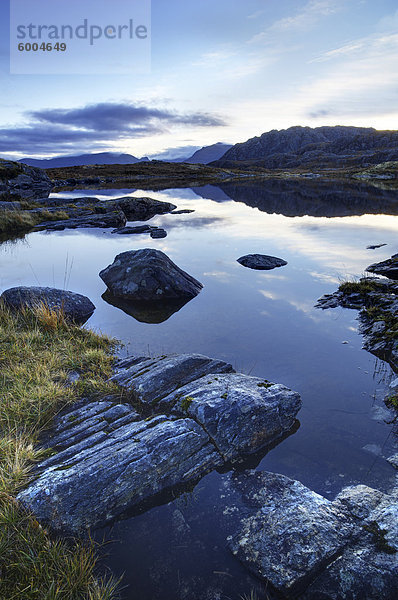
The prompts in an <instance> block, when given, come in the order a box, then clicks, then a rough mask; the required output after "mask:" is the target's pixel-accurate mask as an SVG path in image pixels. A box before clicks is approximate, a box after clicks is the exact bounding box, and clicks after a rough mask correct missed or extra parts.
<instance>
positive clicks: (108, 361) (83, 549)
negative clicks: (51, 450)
mask: <svg viewBox="0 0 398 600" xmlns="http://www.w3.org/2000/svg"><path fill="white" fill-rule="evenodd" d="M115 345H116V343H115V341H114V340H112V339H110V338H108V337H105V336H99V335H97V334H96V333H94V332H92V331H90V330H87V329H82V328H79V327H78V326H76V325H73V324H70V323H68V322H67V321H66V320H65V317H64V314H63V313H62V311H61V312H58V311H55V310H52V309H50V308H49V307H48V306H45V305H44V304H43V305H40V306H38V307H36V308H34V309H31V310H28V309H25V310H22V311H17V312H14V311H12V312H11V311H10V310H9V309H8V308H6V307H5V305H4V303H3V302H1V301H0V397H1V402H0V598H4V599H6V598H7V600H11V599H13V600H44V599H45V600H81V599H88V600H111V599H112V598H114V597H115V590H116V586H117V582H115V581H113V580H106V581H105V580H99V579H97V573H96V571H97V569H96V563H97V554H96V548H95V545H94V544H93V543H88V544H85V543H84V544H83V543H82V542H78V541H74V542H66V541H62V540H59V539H53V538H52V537H51V536H50V535H49V534H48V532H47V531H45V530H44V529H43V528H42V527H41V526H40V525H39V523H38V522H37V521H36V520H35V518H34V516H33V515H31V514H29V513H27V512H26V511H25V510H24V509H23V508H22V507H21V506H20V505H19V504H18V503H17V501H16V500H15V495H16V494H17V492H18V490H19V489H21V487H22V486H23V485H25V484H26V483H27V481H28V479H29V474H30V471H31V466H32V464H34V462H36V461H38V460H40V459H43V458H44V457H45V456H46V453H47V452H48V451H44V450H42V449H40V448H38V446H37V442H38V438H39V435H40V433H41V432H42V431H43V430H44V429H45V428H46V427H48V426H49V425H50V423H51V421H52V419H53V417H54V416H55V414H56V413H57V412H58V411H60V410H61V409H62V408H64V407H65V406H66V405H68V404H70V403H73V402H75V401H76V400H78V399H80V398H81V397H82V392H83V391H84V394H85V395H86V396H87V395H88V396H92V397H97V396H100V395H102V394H104V393H113V394H114V393H119V392H118V390H117V388H116V386H115V384H112V383H108V378H109V376H110V375H111V372H112V362H113V350H114V347H115ZM71 371H78V372H79V373H80V378H79V380H78V381H77V382H75V383H71V382H70V381H69V379H68V373H70V372H71Z"/></svg>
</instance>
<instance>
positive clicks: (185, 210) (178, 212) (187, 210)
mask: <svg viewBox="0 0 398 600" xmlns="http://www.w3.org/2000/svg"><path fill="white" fill-rule="evenodd" d="M193 212H195V210H194V209H191V208H181V209H180V210H173V211H172V212H171V213H170V214H171V215H189V214H190V213H193Z"/></svg>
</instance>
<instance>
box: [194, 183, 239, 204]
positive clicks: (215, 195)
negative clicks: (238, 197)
mask: <svg viewBox="0 0 398 600" xmlns="http://www.w3.org/2000/svg"><path fill="white" fill-rule="evenodd" d="M191 189H192V191H193V192H195V194H196V195H197V196H200V197H201V198H208V199H209V200H215V201H216V202H224V201H227V202H228V200H231V198H230V197H229V196H228V195H227V194H226V193H225V192H223V191H222V189H221V188H219V187H217V186H216V185H202V186H201V187H193V188H191Z"/></svg>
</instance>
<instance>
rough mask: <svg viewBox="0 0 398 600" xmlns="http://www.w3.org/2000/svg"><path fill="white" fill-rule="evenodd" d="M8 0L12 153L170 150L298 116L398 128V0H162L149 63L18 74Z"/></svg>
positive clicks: (4, 59) (237, 138)
mask: <svg viewBox="0 0 398 600" xmlns="http://www.w3.org/2000/svg"><path fill="white" fill-rule="evenodd" d="M49 1H50V0H49ZM104 1H105V0H102V1H101V0H98V11H101V5H103V4H104ZM110 1H112V0H110ZM118 1H120V0H118ZM74 2H77V3H78V4H79V5H80V6H83V5H84V1H82V0H70V4H74ZM128 2H129V0H124V4H126V3H127V4H128ZM105 3H106V2H105ZM113 4H114V5H115V6H116V5H117V2H116V1H115V2H113ZM0 6H1V31H0V33H1V36H0V40H1V41H0V83H1V97H0V107H1V109H0V155H1V156H3V157H5V156H8V157H16V158H20V157H22V156H37V157H49V156H51V155H58V154H80V153H83V152H102V151H122V152H129V153H132V154H134V155H135V156H138V157H141V156H144V155H151V156H153V155H157V154H160V153H163V154H162V156H164V157H168V156H177V155H184V154H187V151H188V148H186V147H190V148H192V149H195V148H196V147H198V146H202V145H207V144H212V143H215V142H218V141H223V142H229V143H236V142H241V141H245V140H247V139H248V138H250V137H253V136H254V135H260V134H261V133H263V132H265V131H269V130H271V129H281V128H286V127H290V126H291V125H310V126H312V127H316V126H320V125H337V124H342V125H361V126H371V127H376V128H378V129H398V2H397V0H377V2H376V1H375V0H279V1H278V0H246V1H243V0H201V1H200V2H196V1H195V2H194V1H191V0H167V1H166V0H152V30H151V38H152V68H151V71H150V73H149V74H145V75H142V74H141V75H140V74H136V75H112V74H108V73H107V74H104V75H91V76H90V75H10V73H9V2H8V0H0ZM115 10H116V9H115ZM83 12H84V11H83ZM82 16H83V13H82ZM188 154H189V152H188Z"/></svg>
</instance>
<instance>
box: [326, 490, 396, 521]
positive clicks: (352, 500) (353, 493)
mask: <svg viewBox="0 0 398 600" xmlns="http://www.w3.org/2000/svg"><path fill="white" fill-rule="evenodd" d="M383 498H385V495H384V494H383V492H380V491H379V490H374V489H373V488H370V487H368V486H367V485H355V486H350V487H346V488H344V489H343V490H342V491H341V492H340V493H339V494H338V495H337V496H336V501H337V502H340V503H341V504H342V505H344V506H345V507H346V508H347V509H348V510H349V512H350V513H351V514H352V515H353V516H354V517H357V518H358V519H365V518H366V517H368V516H369V515H370V513H371V512H372V510H374V509H375V508H376V506H378V504H380V502H381V500H382V499H383Z"/></svg>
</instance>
